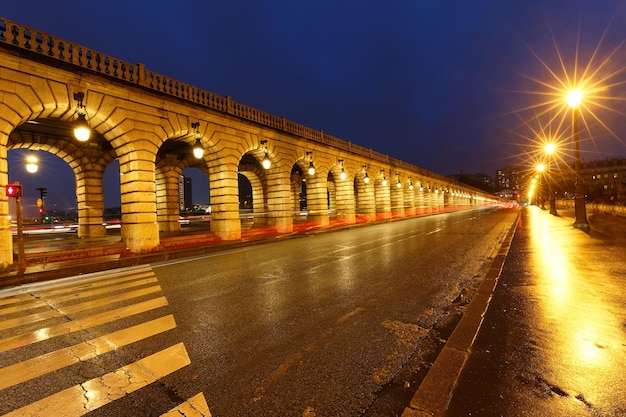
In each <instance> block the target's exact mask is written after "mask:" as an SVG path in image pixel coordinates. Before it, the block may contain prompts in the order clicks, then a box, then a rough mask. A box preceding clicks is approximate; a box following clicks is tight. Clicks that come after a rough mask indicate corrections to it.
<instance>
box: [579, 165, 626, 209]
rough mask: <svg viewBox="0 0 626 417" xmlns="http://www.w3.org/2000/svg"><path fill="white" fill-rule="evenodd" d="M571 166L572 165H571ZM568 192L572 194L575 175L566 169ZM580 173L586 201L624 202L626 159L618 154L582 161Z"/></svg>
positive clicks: (625, 202) (625, 194)
mask: <svg viewBox="0 0 626 417" xmlns="http://www.w3.org/2000/svg"><path fill="white" fill-rule="evenodd" d="M572 168H573V167H572ZM568 173H569V181H568V182H569V184H570V185H571V187H568V188H571V190H569V191H570V193H572V194H573V192H574V190H575V184H576V176H575V173H574V171H573V169H572V170H568ZM580 175H581V177H582V179H583V187H584V190H585V194H586V196H587V201H590V202H597V203H601V204H626V159H624V158H623V157H621V156H619V157H616V158H607V159H602V160H598V161H589V162H582V163H581V164H580Z"/></svg>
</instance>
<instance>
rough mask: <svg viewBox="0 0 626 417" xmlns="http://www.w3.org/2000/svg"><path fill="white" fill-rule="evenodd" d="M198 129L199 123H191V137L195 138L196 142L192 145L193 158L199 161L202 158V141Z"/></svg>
mask: <svg viewBox="0 0 626 417" xmlns="http://www.w3.org/2000/svg"><path fill="white" fill-rule="evenodd" d="M198 127H200V122H193V123H191V128H192V129H195V130H194V132H193V135H194V137H195V138H196V142H195V143H194V145H193V156H194V157H195V158H196V159H201V158H202V157H203V156H204V148H203V147H202V141H201V140H200V138H201V137H202V134H200V131H199V130H198Z"/></svg>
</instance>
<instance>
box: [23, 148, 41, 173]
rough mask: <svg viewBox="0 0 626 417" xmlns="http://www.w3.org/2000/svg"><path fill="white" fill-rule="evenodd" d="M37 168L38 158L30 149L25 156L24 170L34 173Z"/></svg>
mask: <svg viewBox="0 0 626 417" xmlns="http://www.w3.org/2000/svg"><path fill="white" fill-rule="evenodd" d="M37 170H39V158H37V155H35V152H33V151H30V152H29V153H28V155H27V156H26V171H28V172H30V173H31V174H34V173H35V172H37Z"/></svg>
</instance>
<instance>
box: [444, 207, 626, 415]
mask: <svg viewBox="0 0 626 417" xmlns="http://www.w3.org/2000/svg"><path fill="white" fill-rule="evenodd" d="M559 214H560V215H559V216H556V217H555V216H552V215H550V214H549V213H548V211H547V210H541V209H539V208H538V207H534V206H531V207H526V208H524V209H523V211H522V213H521V216H520V218H519V222H518V225H517V230H516V233H515V236H514V238H513V241H512V243H511V248H510V252H509V254H508V255H507V258H506V261H505V263H504V266H503V269H502V273H501V275H500V278H499V282H498V284H497V286H496V289H495V291H494V294H493V296H492V299H491V302H490V304H489V308H488V310H487V313H486V314H485V316H484V320H483V323H482V325H481V327H480V331H479V332H478V334H477V336H476V339H475V341H474V344H473V346H472V348H471V349H470V352H469V356H468V358H467V361H466V362H465V365H464V366H463V370H462V372H461V373H460V375H459V377H458V382H457V385H456V388H455V390H454V391H453V394H452V398H451V400H450V402H449V405H448V407H447V411H446V412H445V414H443V415H444V416H446V417H461V416H481V417H491V416H507V417H515V416H524V417H532V416H555V417H560V416H603V417H617V416H625V415H626V388H625V387H626V219H623V218H616V217H615V216H611V215H606V214H598V215H594V214H590V215H589V220H590V223H591V231H590V232H589V233H585V232H583V231H581V230H578V229H575V228H573V227H572V223H573V211H572V212H568V211H564V212H560V213H559Z"/></svg>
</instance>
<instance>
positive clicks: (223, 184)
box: [209, 160, 241, 240]
mask: <svg viewBox="0 0 626 417" xmlns="http://www.w3.org/2000/svg"><path fill="white" fill-rule="evenodd" d="M218 162H219V161H217V160H216V161H214V163H218ZM209 183H210V187H209V188H210V193H211V232H213V233H215V234H216V235H217V236H218V237H219V238H220V239H222V240H239V239H241V220H240V219H239V165H238V161H235V162H233V163H226V162H223V161H222V163H221V164H219V165H217V166H213V167H212V168H211V169H210V170H209Z"/></svg>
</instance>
